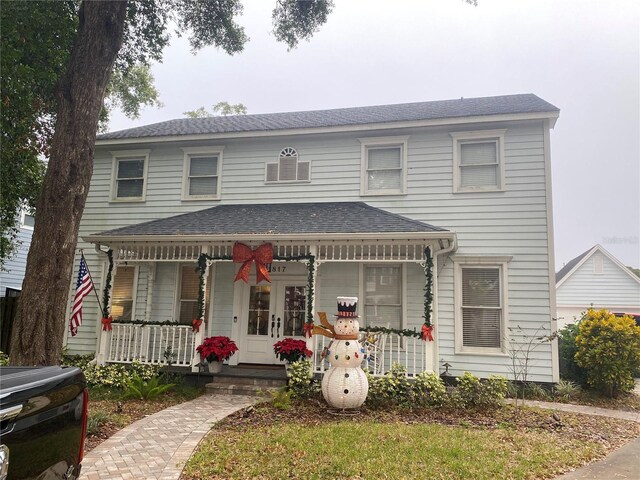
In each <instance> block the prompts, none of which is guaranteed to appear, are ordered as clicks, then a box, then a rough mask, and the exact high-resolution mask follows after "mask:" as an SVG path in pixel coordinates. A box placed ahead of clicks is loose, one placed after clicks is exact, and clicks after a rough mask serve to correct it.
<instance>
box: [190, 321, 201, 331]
mask: <svg viewBox="0 0 640 480" xmlns="http://www.w3.org/2000/svg"><path fill="white" fill-rule="evenodd" d="M201 325H202V319H201V318H194V319H193V322H191V330H192V331H194V332H196V333H198V332H199V331H200V326H201Z"/></svg>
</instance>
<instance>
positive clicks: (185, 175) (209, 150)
mask: <svg viewBox="0 0 640 480" xmlns="http://www.w3.org/2000/svg"><path fill="white" fill-rule="evenodd" d="M181 150H182V151H183V152H184V157H183V161H182V196H181V200H182V201H183V202H184V201H197V200H219V199H220V190H221V188H222V163H223V151H224V146H211V147H183V148H181ZM205 155H211V156H214V155H215V156H217V157H218V162H217V168H218V171H217V173H216V177H217V181H218V185H217V188H216V195H189V170H190V165H191V157H198V156H205Z"/></svg>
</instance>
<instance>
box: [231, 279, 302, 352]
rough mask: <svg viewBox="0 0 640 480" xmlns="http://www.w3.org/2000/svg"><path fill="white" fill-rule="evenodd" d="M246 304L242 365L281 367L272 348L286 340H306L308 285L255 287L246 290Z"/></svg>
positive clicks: (276, 283)
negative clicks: (256, 364) (274, 365)
mask: <svg viewBox="0 0 640 480" xmlns="http://www.w3.org/2000/svg"><path fill="white" fill-rule="evenodd" d="M243 303H244V307H245V308H244V309H243V310H244V312H243V322H242V324H241V326H240V336H241V341H240V345H239V347H240V350H239V352H238V353H239V361H240V362H242V363H262V364H277V363H281V362H280V361H279V360H277V359H276V356H275V354H274V353H273V344H274V343H276V342H277V341H279V340H282V339H283V338H285V337H293V338H304V327H303V325H304V321H305V315H306V312H307V285H306V282H304V280H302V281H294V280H292V281H286V280H277V281H272V282H271V284H265V285H252V286H249V287H248V288H247V289H246V293H245V295H244V300H243Z"/></svg>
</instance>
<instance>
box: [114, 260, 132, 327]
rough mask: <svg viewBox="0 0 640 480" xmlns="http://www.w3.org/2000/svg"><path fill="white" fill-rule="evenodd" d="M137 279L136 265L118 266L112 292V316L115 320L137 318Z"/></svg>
mask: <svg viewBox="0 0 640 480" xmlns="http://www.w3.org/2000/svg"><path fill="white" fill-rule="evenodd" d="M135 280H136V268H135V267H118V268H117V269H116V273H115V276H114V278H113V289H112V293H111V316H112V317H113V321H114V322H117V321H119V320H135V318H134V317H135V313H134V311H133V305H134V301H133V287H134V285H135Z"/></svg>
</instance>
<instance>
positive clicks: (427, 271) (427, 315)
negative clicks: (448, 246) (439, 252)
mask: <svg viewBox="0 0 640 480" xmlns="http://www.w3.org/2000/svg"><path fill="white" fill-rule="evenodd" d="M424 257H425V262H424V276H425V277H426V279H427V280H426V283H425V286H424V325H422V333H421V334H420V336H421V337H422V339H423V340H429V341H430V342H432V341H433V324H432V323H431V306H432V304H433V291H432V290H433V258H432V256H431V249H430V248H429V247H427V248H425V249H424Z"/></svg>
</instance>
